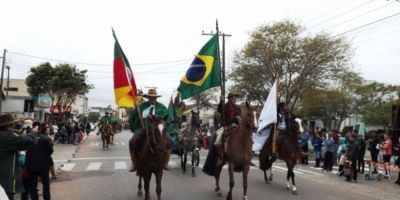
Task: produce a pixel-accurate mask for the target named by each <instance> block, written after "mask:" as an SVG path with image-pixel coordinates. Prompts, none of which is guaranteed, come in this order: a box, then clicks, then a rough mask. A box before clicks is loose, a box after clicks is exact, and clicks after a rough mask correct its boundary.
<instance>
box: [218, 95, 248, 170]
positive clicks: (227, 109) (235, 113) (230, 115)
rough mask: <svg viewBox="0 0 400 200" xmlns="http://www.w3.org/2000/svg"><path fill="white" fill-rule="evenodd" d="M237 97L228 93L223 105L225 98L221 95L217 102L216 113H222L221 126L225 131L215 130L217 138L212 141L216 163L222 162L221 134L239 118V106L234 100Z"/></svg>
mask: <svg viewBox="0 0 400 200" xmlns="http://www.w3.org/2000/svg"><path fill="white" fill-rule="evenodd" d="M238 97H239V95H238V94H235V93H229V94H228V102H227V103H226V104H225V105H224V102H225V98H224V97H223V96H221V98H220V101H219V104H218V113H219V114H221V115H223V118H222V119H223V121H222V126H223V127H225V133H223V131H222V130H220V131H217V139H216V140H215V142H214V145H215V147H216V148H215V149H216V150H217V154H218V165H221V164H223V163H224V149H223V145H222V144H223V143H224V142H225V141H222V138H223V134H226V133H229V132H230V131H232V129H234V128H235V127H237V126H238V125H239V122H240V120H241V112H240V108H239V106H237V105H236V100H237V98H238Z"/></svg>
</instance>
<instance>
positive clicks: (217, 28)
mask: <svg viewBox="0 0 400 200" xmlns="http://www.w3.org/2000/svg"><path fill="white" fill-rule="evenodd" d="M216 31H217V33H216V34H217V37H218V38H219V37H220V36H222V64H221V59H218V62H219V63H218V64H219V65H220V66H221V96H222V97H223V98H225V37H231V36H232V35H230V34H225V33H221V32H220V31H219V27H218V20H217V21H216ZM202 35H215V34H214V33H212V32H211V33H204V31H203V33H202ZM217 52H218V57H220V50H219V41H218V45H217ZM224 107H225V104H223V105H222V113H221V120H222V121H224V120H225V116H224V113H225V112H223V110H225V109H224ZM224 132H225V127H224Z"/></svg>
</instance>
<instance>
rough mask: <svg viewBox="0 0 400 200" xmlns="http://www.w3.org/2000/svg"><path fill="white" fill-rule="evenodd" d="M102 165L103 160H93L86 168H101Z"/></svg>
mask: <svg viewBox="0 0 400 200" xmlns="http://www.w3.org/2000/svg"><path fill="white" fill-rule="evenodd" d="M100 167H101V162H91V163H89V166H88V167H87V168H86V171H91V170H99V169H100Z"/></svg>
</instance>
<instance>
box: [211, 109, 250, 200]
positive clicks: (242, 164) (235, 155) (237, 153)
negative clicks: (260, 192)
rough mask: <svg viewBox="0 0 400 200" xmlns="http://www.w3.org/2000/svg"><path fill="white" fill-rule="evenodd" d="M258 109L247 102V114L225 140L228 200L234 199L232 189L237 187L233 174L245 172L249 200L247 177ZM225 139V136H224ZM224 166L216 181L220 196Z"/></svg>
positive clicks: (245, 192)
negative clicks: (220, 181)
mask: <svg viewBox="0 0 400 200" xmlns="http://www.w3.org/2000/svg"><path fill="white" fill-rule="evenodd" d="M255 117H256V109H255V108H253V107H251V106H250V104H249V103H247V102H246V112H244V115H243V116H242V120H241V123H240V125H239V126H236V127H233V128H232V130H231V131H229V132H230V133H231V134H230V135H229V136H227V137H226V138H227V139H226V140H225V150H226V154H225V155H226V156H225V157H224V158H225V160H226V161H227V162H228V165H229V166H228V169H229V193H228V195H227V197H226V199H227V200H231V199H232V188H233V187H234V185H235V180H234V177H233V172H234V171H236V172H243V199H244V200H246V199H247V175H248V173H249V169H250V163H251V158H252V152H251V148H252V143H253V142H252V133H253V129H254V126H255ZM224 137H225V136H224ZM222 167H223V164H222V165H220V166H217V167H216V174H215V181H216V188H215V192H217V194H218V196H220V195H221V188H220V186H219V177H220V174H221V170H222Z"/></svg>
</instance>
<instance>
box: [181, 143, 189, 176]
mask: <svg viewBox="0 0 400 200" xmlns="http://www.w3.org/2000/svg"><path fill="white" fill-rule="evenodd" d="M183 151H184V154H183V163H182V170H183V173H186V162H187V154H188V152H187V150H186V147H185V149H184V150H183Z"/></svg>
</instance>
